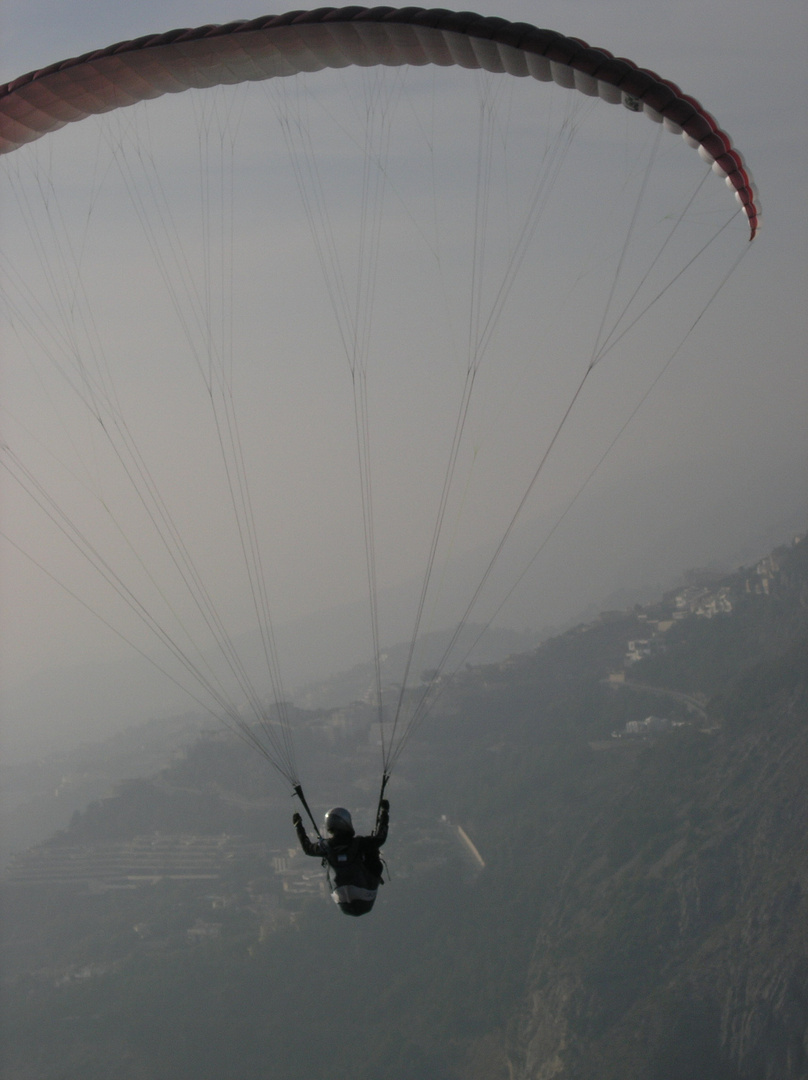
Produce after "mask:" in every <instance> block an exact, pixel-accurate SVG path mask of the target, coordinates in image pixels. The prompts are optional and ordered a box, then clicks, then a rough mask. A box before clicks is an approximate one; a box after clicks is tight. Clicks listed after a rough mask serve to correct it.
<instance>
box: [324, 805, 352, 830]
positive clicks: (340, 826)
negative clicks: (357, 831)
mask: <svg viewBox="0 0 808 1080" xmlns="http://www.w3.org/2000/svg"><path fill="white" fill-rule="evenodd" d="M325 829H326V832H329V833H351V834H353V831H354V828H353V822H352V821H351V815H350V812H349V811H348V810H346V809H345V807H344V806H335V807H334V808H333V810H329V811H328V813H327V814H326V815H325Z"/></svg>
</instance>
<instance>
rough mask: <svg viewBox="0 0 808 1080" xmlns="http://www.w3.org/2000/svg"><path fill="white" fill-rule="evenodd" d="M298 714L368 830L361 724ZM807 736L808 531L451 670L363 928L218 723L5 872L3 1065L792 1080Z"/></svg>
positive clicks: (324, 769)
mask: <svg viewBox="0 0 808 1080" xmlns="http://www.w3.org/2000/svg"><path fill="white" fill-rule="evenodd" d="M649 718H653V719H649ZM297 720H298V725H299V730H300V732H301V754H300V757H301V760H305V761H306V763H307V774H306V784H307V789H308V791H309V794H310V796H311V797H312V801H313V802H314V803H315V805H316V807H318V808H321V807H324V806H325V805H327V804H330V803H334V802H343V803H346V804H348V805H350V806H351V807H352V808H355V809H356V810H357V817H358V818H359V821H360V824H361V823H362V822H363V821H366V822H367V821H369V818H370V815H371V813H372V807H373V800H374V798H375V794H376V784H377V777H376V774H375V768H376V766H375V762H376V760H377V751H376V749H375V748H374V747H373V746H372V745H371V741H370V739H369V738H368V733H369V728H370V718H369V717H368V716H367V712H363V711H362V708H361V707H359V706H356V707H348V708H345V709H342V710H338V711H333V710H332V711H329V710H324V709H321V710H317V711H304V710H300V711H299V714H298V717H297ZM806 741H808V543H802V544H795V545H793V546H791V547H789V548H783V549H778V550H777V551H775V552H773V553H772V555H771V556H770V557H769V558H768V559H765V560H762V561H761V562H760V563H758V564H756V565H755V566H753V567H749V568H745V569H743V570H740V571H738V572H737V573H736V574H733V575H729V576H726V577H720V576H717V575H707V574H700V575H699V574H694V575H691V577H690V579H689V581H688V582H687V583H686V585H684V586H683V587H682V588H680V589H677V590H675V591H673V592H671V593H669V594H667V595H666V596H665V597H663V598H662V599H661V600H660V601H659V602H658V603H656V604H654V605H653V606H650V607H642V608H641V607H635V608H634V609H632V610H631V611H628V612H625V611H622V612H617V611H616V612H606V613H603V615H601V616H600V617H598V618H597V619H595V620H593V621H592V622H591V623H589V624H587V625H582V626H580V627H576V628H575V629H574V630H571V631H569V632H567V633H565V634H562V635H560V636H559V637H556V638H553V639H552V640H550V641H548V642H546V643H545V644H544V645H543V646H541V647H540V648H539V649H537V650H535V651H534V652H531V653H528V654H523V655H520V656H514V657H512V658H510V659H509V660H507V661H504V662H501V663H497V664H489V665H484V666H479V667H474V668H469V669H468V670H466V671H465V672H464V673H463V674H462V675H460V676H458V677H456V678H455V679H454V680H453V681H452V682H451V683H450V684H448V685H447V686H446V687H445V688H444V693H443V695H442V697H441V699H440V705H439V708H438V709H436V712H435V715H434V716H433V717H432V719H431V720H430V723H429V724H426V725H424V727H423V728H422V729H421V730H420V731H419V733H418V737H417V738H416V739H414V740H413V742H412V743H411V744H410V747H409V748H408V753H407V754H406V755H405V757H404V758H403V759H402V762H401V769H400V771H399V772H398V773H397V774H396V775H395V777H394V780H393V783H392V786H391V792H390V795H391V800H392V804H393V805H392V821H393V827H392V831H391V839H390V841H389V843H388V845H387V847H386V849H385V852H386V855H387V858H388V861H389V864H390V873H389V880H388V882H387V884H385V886H384V887H383V888H382V890H381V896H380V900H379V902H378V903H377V906H376V909H375V910H374V912H373V913H372V915H371V916H369V917H368V918H365V919H361V920H346V919H343V918H342V917H341V916H339V915H338V913H337V912H336V911H335V910H334V909H333V905H331V903H330V901H329V900H328V898H327V896H326V895H325V892H324V887H323V883H322V875H321V872H320V871H319V868H318V865H317V863H316V862H315V861H314V860H305V859H304V857H303V856H302V855H299V854H297V853H294V850H293V849H292V848H291V847H290V845H291V843H292V841H293V834H292V832H291V828H290V825H289V818H290V816H291V812H292V809H293V806H292V804H291V802H290V800H289V798H288V797H287V796H286V794H285V792H283V791H282V790H280V787H279V785H277V784H275V783H274V781H273V780H268V779H267V775H266V768H265V766H264V764H263V762H262V761H261V760H260V759H259V758H258V757H257V755H251V753H250V752H249V750H248V749H247V748H246V747H243V746H242V745H241V744H240V743H238V742H236V741H233V740H230V739H229V738H223V737H221V736H218V735H208V736H206V737H205V738H203V739H201V740H200V741H198V742H197V743H195V744H194V746H193V747H192V748H191V749H190V750H189V751H188V753H187V754H186V755H185V756H184V757H183V759H182V760H181V761H178V762H176V763H174V764H172V765H171V766H169V767H167V768H165V769H163V770H162V771H160V772H159V773H157V774H156V775H154V776H153V777H152V778H151V779H146V780H141V781H131V782H128V783H125V784H123V785H120V786H119V787H118V788H117V789H116V791H115V792H114V794H111V795H109V796H108V797H106V798H102V799H98V800H96V801H95V802H94V803H92V804H91V805H90V806H89V807H88V808H87V809H86V810H85V811H83V812H77V813H76V814H75V815H74V817H73V820H72V822H71V824H70V826H69V827H68V828H67V829H65V830H63V831H62V832H61V833H59V834H57V835H56V836H54V837H53V838H52V839H51V840H49V841H48V842H47V843H46V844H43V845H39V846H38V847H37V848H34V849H31V850H29V851H28V852H25V853H21V854H20V855H19V856H18V857H17V859H16V860H15V862H14V863H13V864H12V866H11V868H10V870H9V873H8V874H7V878H6V881H5V882H4V884H3V902H4V909H5V917H4V919H3V924H4V939H3V954H2V956H3V961H4V963H3V968H4V982H3V1005H4V1008H3V1017H4V1019H3V1024H4V1030H3V1045H4V1047H5V1062H4V1072H3V1075H4V1077H6V1078H8V1080H28V1078H32V1080H33V1078H36V1080H56V1078H57V1077H64V1076H78V1075H81V1076H82V1077H83V1078H87V1080H93V1078H95V1077H98V1078H99V1080H100V1078H102V1077H103V1078H104V1080H107V1078H108V1077H116V1078H121V1080H130V1078H131V1080H135V1078H148V1080H162V1078H165V1080H168V1078H169V1077H170V1078H172V1080H183V1078H188V1080H191V1078H193V1080H200V1078H201V1077H205V1078H210V1080H252V1078H253V1077H255V1078H256V1080H257V1078H258V1077H261V1078H263V1080H265V1078H267V1077H271V1078H277V1080H291V1078H298V1077H299V1078H301V1080H303V1078H305V1080H318V1078H319V1077H323V1078H324V1077H326V1076H327V1077H329V1078H332V1077H334V1076H349V1075H350V1076H353V1077H356V1078H358V1080H378V1078H379V1077H381V1076H384V1077H386V1078H389V1080H455V1078H457V1080H460V1078H462V1080H499V1078H502V1080H549V1078H550V1077H554V1078H560V1080H573V1078H575V1080H579V1078H580V1080H583V1078H587V1080H589V1078H591V1077H593V1076H598V1077H599V1078H603V1080H630V1078H631V1080H633V1078H635V1077H637V1076H643V1077H648V1078H651V1080H693V1078H694V1077H710V1080H724V1078H726V1080H729V1078H732V1080H735V1078H737V1080H798V1078H804V1077H805V1076H806V1075H808V1044H807V1043H806V1035H805V1032H806V1031H807V1030H808V932H806V926H808V910H807V909H808V900H807V899H806V897H807V896H808V854H806V850H805V843H804V837H805V835H806V831H808V794H806V793H807V792H808V752H806V751H808V746H806ZM318 812H319V810H318ZM458 826H461V827H462V830H463V834H465V836H466V837H468V838H470V840H471V841H472V842H473V844H474V846H475V847H476V849H477V851H478V853H479V860H475V859H474V858H473V857H471V856H470V854H469V849H468V846H467V845H466V844H464V842H462V838H461V834H460V833H459V831H458ZM480 860H481V861H482V863H484V866H483V865H480Z"/></svg>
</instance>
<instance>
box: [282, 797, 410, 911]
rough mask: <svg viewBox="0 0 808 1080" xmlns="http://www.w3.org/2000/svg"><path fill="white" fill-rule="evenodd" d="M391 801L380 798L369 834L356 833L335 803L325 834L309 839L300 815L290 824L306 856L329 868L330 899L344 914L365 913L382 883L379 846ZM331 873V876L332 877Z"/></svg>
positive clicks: (386, 823)
mask: <svg viewBox="0 0 808 1080" xmlns="http://www.w3.org/2000/svg"><path fill="white" fill-rule="evenodd" d="M389 820H390V803H389V802H388V801H387V799H382V801H381V804H380V814H379V822H378V825H377V827H376V829H375V831H374V832H373V834H372V835H371V836H357V835H356V833H355V832H354V828H353V822H352V821H351V815H350V813H349V812H348V811H347V810H345V809H344V808H343V807H341V806H335V807H334V809H333V810H329V811H328V813H327V814H326V815H325V831H326V833H327V836H326V837H320V839H318V840H315V841H312V840H310V839H309V837H308V834H307V832H306V830H305V828H304V826H303V819H302V818H301V816H300V814H295V816H294V817H293V818H292V823H293V825H294V827H295V830H296V831H297V838H298V840H299V841H300V846H301V847H302V848H303V851H304V852H305V854H306V855H312V856H314V857H315V858H318V859H322V860H323V866H327V867H328V877H329V882H330V883H331V899H332V900H333V901H334V903H335V904H338V905H339V909H340V911H341V912H343V913H344V914H345V915H366V914H367V913H368V912H369V911H370V909H371V908H372V907H373V904H374V902H375V900H376V892H377V891H378V888H379V885H381V883H382V860H381V857H380V855H379V848H380V847H381V846H382V844H383V843H384V842H385V840H386V839H387V826H388V824H389ZM332 875H333V877H332Z"/></svg>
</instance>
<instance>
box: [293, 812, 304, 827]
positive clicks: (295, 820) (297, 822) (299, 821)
mask: <svg viewBox="0 0 808 1080" xmlns="http://www.w3.org/2000/svg"><path fill="white" fill-rule="evenodd" d="M292 824H293V825H294V826H295V828H297V826H298V825H302V824H303V818H302V817H301V816H300V814H293V815H292Z"/></svg>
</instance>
